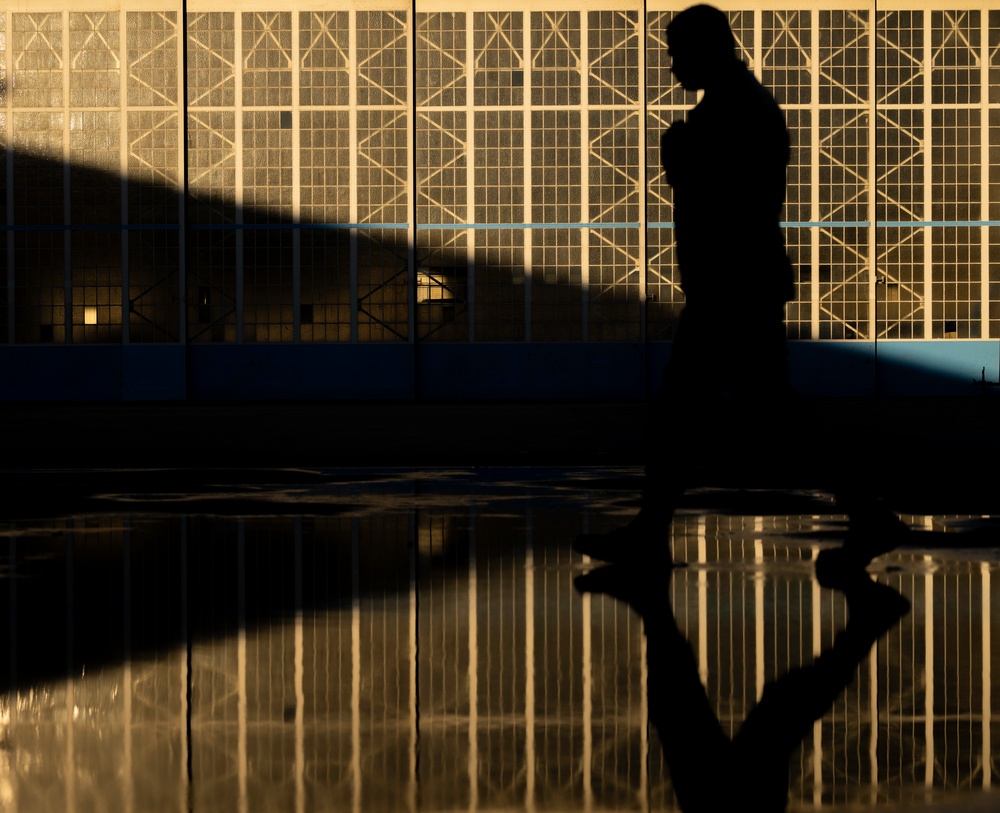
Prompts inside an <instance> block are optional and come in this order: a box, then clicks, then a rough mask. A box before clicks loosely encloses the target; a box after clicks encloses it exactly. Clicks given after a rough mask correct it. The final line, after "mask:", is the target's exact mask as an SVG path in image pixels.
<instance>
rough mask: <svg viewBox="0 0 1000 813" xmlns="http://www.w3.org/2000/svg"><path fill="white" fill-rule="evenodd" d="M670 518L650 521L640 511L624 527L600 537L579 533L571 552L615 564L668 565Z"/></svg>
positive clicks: (646, 513)
mask: <svg viewBox="0 0 1000 813" xmlns="http://www.w3.org/2000/svg"><path fill="white" fill-rule="evenodd" d="M669 532H670V518H669V517H666V518H664V517H657V518H655V519H654V518H653V517H652V516H651V515H650V514H649V512H646V511H640V512H639V514H638V516H636V517H635V518H634V519H633V520H632V521H631V522H629V523H628V524H627V525H623V526H622V527H621V528H615V529H614V530H612V531H608V532H607V533H603V534H580V535H579V536H578V537H577V538H576V541H575V542H574V543H573V550H575V551H576V552H577V553H582V554H583V555H584V556H589V557H590V558H591V559H598V560H600V561H602V562H612V563H615V564H642V563H649V564H654V563H657V562H662V561H663V560H665V561H666V562H671V561H672V560H671V556H670V539H669Z"/></svg>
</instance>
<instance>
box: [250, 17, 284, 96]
mask: <svg viewBox="0 0 1000 813" xmlns="http://www.w3.org/2000/svg"><path fill="white" fill-rule="evenodd" d="M241 16H242V21H243V22H242V24H243V55H242V62H241V64H242V68H243V104H244V105H247V106H250V105H254V106H258V105H260V106H265V105H266V106H272V107H273V106H276V105H286V106H287V105H290V104H291V103H292V14H291V12H286V11H280V12H279V11H244V12H243V13H242V15H241Z"/></svg>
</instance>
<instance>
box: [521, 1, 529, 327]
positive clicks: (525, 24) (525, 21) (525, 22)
mask: <svg viewBox="0 0 1000 813" xmlns="http://www.w3.org/2000/svg"><path fill="white" fill-rule="evenodd" d="M521 25H522V30H523V32H524V42H523V43H522V44H521V47H522V48H523V49H524V52H523V53H524V55H523V57H522V59H523V62H524V97H523V99H522V104H523V106H524V116H523V118H522V121H521V127H522V129H523V133H524V138H523V142H524V143H523V145H522V148H523V150H524V224H525V226H526V228H525V229H524V230H523V234H524V239H523V243H524V341H525V342H530V341H531V332H532V331H531V322H532V313H531V310H532V309H531V304H532V303H531V294H532V280H531V277H532V256H531V248H532V232H531V228H530V225H529V224H530V223H531V221H532V216H531V205H532V194H531V136H532V132H531V83H532V76H531V73H532V71H531V67H532V66H531V11H529V10H528V9H527V8H525V10H524V11H523V12H522V19H521Z"/></svg>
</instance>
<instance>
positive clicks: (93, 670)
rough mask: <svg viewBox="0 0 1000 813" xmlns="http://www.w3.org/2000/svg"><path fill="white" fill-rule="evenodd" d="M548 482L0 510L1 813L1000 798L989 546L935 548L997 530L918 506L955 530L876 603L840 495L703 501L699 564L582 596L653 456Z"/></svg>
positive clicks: (344, 485) (699, 497)
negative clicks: (603, 538) (575, 546)
mask: <svg viewBox="0 0 1000 813" xmlns="http://www.w3.org/2000/svg"><path fill="white" fill-rule="evenodd" d="M526 474H527V473H526V472H517V471H512V472H496V471H494V472H473V471H451V472H443V471H439V472H423V473H414V472H383V473H373V472H352V473H348V474H347V475H345V474H344V473H338V474H336V476H334V475H331V476H329V477H327V478H326V479H325V480H324V479H322V478H319V479H318V480H316V479H313V480H309V481H308V482H306V479H307V478H304V477H303V478H301V479H302V480H303V482H302V483H298V484H297V483H296V482H295V480H296V478H295V477H294V476H292V475H286V476H284V477H283V478H282V479H281V482H280V483H271V484H269V483H268V482H267V481H266V480H267V478H262V480H261V481H260V482H255V483H253V484H250V485H246V486H232V485H226V486H218V487H215V486H214V485H212V484H207V483H202V484H200V485H199V489H198V491H197V492H191V493H186V492H184V491H183V490H180V489H177V488H176V484H172V485H171V486H170V489H169V490H168V491H163V492H154V491H149V490H148V489H147V490H145V491H143V492H141V493H140V492H129V493H125V492H124V491H114V490H112V491H109V492H107V493H105V494H103V495H101V497H100V499H99V500H96V501H92V503H90V504H88V510H87V511H85V512H74V513H72V514H70V515H66V516H62V515H60V514H59V511H58V510H57V509H56V510H52V511H49V512H48V513H47V515H46V516H44V517H42V518H37V517H36V518H31V517H27V518H24V519H7V520H5V521H4V522H3V524H2V525H0V530H2V533H0V587H2V594H0V607H2V608H3V612H4V614H5V616H6V618H4V619H0V641H2V646H3V651H4V652H5V655H6V666H5V667H4V669H3V674H2V675H0V691H2V694H0V714H2V717H0V807H2V808H3V809H5V810H18V811H35V810H38V811H50V810H68V811H77V810H90V809H95V808H99V809H101V810H105V811H150V810H151V811H159V810H180V811H184V810H194V811H203V810H204V811H209V810H212V811H214V810H227V811H254V810H286V811H312V810H359V811H360V810H365V811H367V810H426V811H439V810H477V809H489V810H495V809H524V810H529V811H546V810H560V811H573V810H679V809H682V807H683V806H686V807H688V808H689V809H690V808H691V807H692V806H693V804H694V803H695V802H698V801H702V802H703V801H705V799H706V794H708V795H711V794H718V793H719V789H720V788H736V789H737V790H738V794H739V798H743V799H746V800H748V801H752V799H753V798H754V797H755V796H756V797H757V798H758V799H759V800H760V803H761V804H765V803H766V802H767V800H768V799H772V800H773V799H774V798H779V799H781V798H784V797H783V794H784V793H785V785H783V784H782V783H787V796H788V799H789V806H790V808H791V809H812V808H814V807H815V808H818V807H825V806H829V805H833V804H855V805H861V806H867V805H871V806H876V805H879V804H883V803H890V802H906V803H912V802H914V801H916V802H923V801H927V800H933V799H937V798H939V797H942V796H947V795H949V794H951V793H952V792H956V791H963V792H968V791H977V790H978V789H982V788H988V787H989V786H990V785H991V783H992V781H993V777H994V775H995V773H996V757H995V755H994V753H995V751H994V749H993V747H992V746H993V745H994V744H1000V736H998V735H1000V728H998V727H997V725H996V724H995V723H994V715H993V713H992V708H993V707H994V706H996V705H998V704H1000V698H996V697H994V695H995V694H997V693H995V692H993V687H992V669H991V665H992V660H993V658H994V654H993V648H992V643H993V641H994V640H997V637H998V635H1000V606H998V601H997V599H995V598H994V596H993V589H992V582H993V581H995V580H997V579H998V578H1000V576H998V575H997V573H996V571H997V561H996V560H997V556H996V551H995V549H989V550H986V549H982V548H980V549H977V550H963V549H962V547H961V546H955V545H949V546H948V547H947V548H944V549H943V548H941V546H940V543H941V540H942V539H945V540H951V539H959V536H958V535H957V534H958V532H959V531H962V530H968V528H969V527H982V525H983V523H984V521H985V522H986V523H987V526H988V525H989V523H990V522H991V521H992V520H991V519H990V518H986V519H985V520H984V518H981V517H976V518H972V517H907V518H906V519H907V521H908V523H909V524H910V525H911V526H912V527H914V528H917V529H922V530H925V531H928V533H927V534H926V536H925V537H920V539H924V538H926V539H927V540H933V541H934V542H935V544H934V545H927V546H923V547H908V548H906V549H901V550H897V551H895V552H893V553H890V554H888V555H886V556H883V557H881V558H879V559H878V560H876V562H875V563H874V564H873V565H872V566H871V568H870V569H869V570H870V572H871V573H872V574H874V575H875V579H876V582H877V584H878V585H880V587H878V588H877V589H875V590H874V592H871V591H868V589H867V588H861V589H860V592H859V591H858V590H855V591H854V592H853V593H852V592H851V591H850V590H848V591H839V590H832V589H827V588H824V587H821V586H820V585H819V584H818V583H817V581H816V579H815V577H814V564H813V562H814V559H815V557H816V555H817V553H818V551H820V550H821V549H823V548H825V547H831V546H836V545H837V544H838V543H839V541H840V540H842V539H843V535H844V531H845V527H846V523H845V520H844V517H842V516H839V515H837V514H836V513H835V508H834V506H833V504H832V503H831V502H830V500H829V499H827V498H826V497H825V495H822V494H779V495H775V494H763V493H762V494H757V495H755V494H747V493H740V494H735V493H724V492H702V493H699V494H696V495H694V496H693V497H692V499H691V500H690V505H688V506H687V507H686V508H685V509H684V510H683V511H682V512H681V513H680V514H679V515H678V516H677V517H676V519H675V522H674V525H673V528H672V531H671V543H672V545H673V554H674V557H675V558H676V559H678V560H681V561H683V562H685V563H687V566H686V567H682V568H678V569H675V570H673V571H672V572H671V571H669V570H666V571H663V570H661V571H659V572H653V570H652V568H645V569H643V568H639V569H636V570H633V571H630V572H629V574H628V575H627V576H625V577H623V576H622V573H621V569H619V570H618V571H612V572H611V573H612V575H611V576H609V577H608V578H607V579H605V580H604V581H600V579H598V581H597V582H596V587H598V588H599V589H598V590H597V591H596V592H580V591H579V590H578V589H576V587H575V586H574V579H575V578H576V577H578V576H580V575H581V574H583V573H586V572H587V571H588V570H589V569H591V568H592V567H593V565H588V564H587V562H586V561H585V560H584V559H583V557H581V556H580V555H578V554H576V553H575V552H574V551H573V550H572V547H571V545H572V541H573V539H574V538H575V537H576V535H577V534H579V533H580V532H583V531H601V530H605V529H609V528H612V527H615V526H616V525H618V524H620V523H621V522H622V521H623V518H625V517H627V516H628V515H629V514H630V513H631V512H633V511H634V505H633V503H634V490H633V489H634V486H635V482H636V481H635V478H634V475H635V472H631V471H594V470H589V471H587V472H556V471H550V472H543V473H539V472H532V473H531V476H526ZM755 504H757V505H760V506H761V511H762V512H761V514H758V515H754V514H752V513H748V511H747V509H748V508H752V507H753V506H754V505H755ZM102 506H103V507H102ZM782 507H784V508H785V509H789V510H786V511H785V513H776V512H775V509H777V508H782ZM993 527H995V525H994V526H993ZM946 529H951V531H947V532H946ZM970 538H971V537H970ZM591 578H593V577H591ZM868 583H869V584H871V582H870V580H869V582H868ZM592 586H595V585H594V583H592ZM855 586H856V585H855ZM851 589H854V588H851ZM602 590H604V591H606V592H601V591H602ZM606 593H609V594H606ZM616 595H617V596H619V597H620V598H615V597H614V596H616ZM899 596H902V597H905V600H906V601H905V602H903V601H902V600H900V599H899ZM848 598H850V600H851V606H852V612H851V613H848V603H849V601H848ZM622 599H626V600H622ZM629 602H631V603H629ZM907 603H908V605H909V606H908V609H907V607H906V604H907ZM640 613H641V615H640ZM994 620H996V621H997V624H994V623H993V621H994ZM849 621H850V623H849ZM647 633H648V634H647ZM872 641H875V643H874V645H872ZM998 650H1000V646H998ZM844 684H846V686H844ZM824 693H825V694H824ZM827 694H828V695H829V698H828V699H827V698H826V695H827ZM762 698H763V700H762ZM817 705H818V706H820V707H821V708H819V709H818V710H816V711H815V713H819V711H822V716H821V718H820V719H819V720H817V721H816V722H813V721H812V716H813V715H814V710H813V707H815V706H817ZM754 709H756V711H755V712H754V714H753V715H752V716H751V717H750V720H751V721H752V723H751V722H748V723H747V725H746V726H744V725H743V723H744V721H745V720H746V719H747V717H748V715H749V714H750V712H751V710H754ZM803 709H804V711H803ZM824 709H825V711H824ZM779 721H780V722H779ZM762 732H763V733H762ZM779 735H780V737H783V738H784V739H783V740H782V741H781V742H778V739H779ZM789 738H790V739H791V741H790V742H789V741H788V740H789ZM748 766H749V767H748ZM672 769H673V770H672ZM675 774H676V776H677V777H684V778H681V780H680V781H679V782H678V781H675V776H674V775H675ZM776 794H777V796H776ZM720 799H721V797H720ZM779 805H780V802H779ZM750 807H751V808H753V804H750Z"/></svg>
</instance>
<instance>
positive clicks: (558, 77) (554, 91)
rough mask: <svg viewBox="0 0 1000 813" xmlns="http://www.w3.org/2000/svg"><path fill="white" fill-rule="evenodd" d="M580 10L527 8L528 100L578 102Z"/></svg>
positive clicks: (543, 102) (539, 102) (559, 102)
mask: <svg viewBox="0 0 1000 813" xmlns="http://www.w3.org/2000/svg"><path fill="white" fill-rule="evenodd" d="M580 58H581V57H580V12H578V11H533V12H531V60H532V62H531V103H532V104H533V105H547V104H558V105H579V104H580V68H579V63H580Z"/></svg>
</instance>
